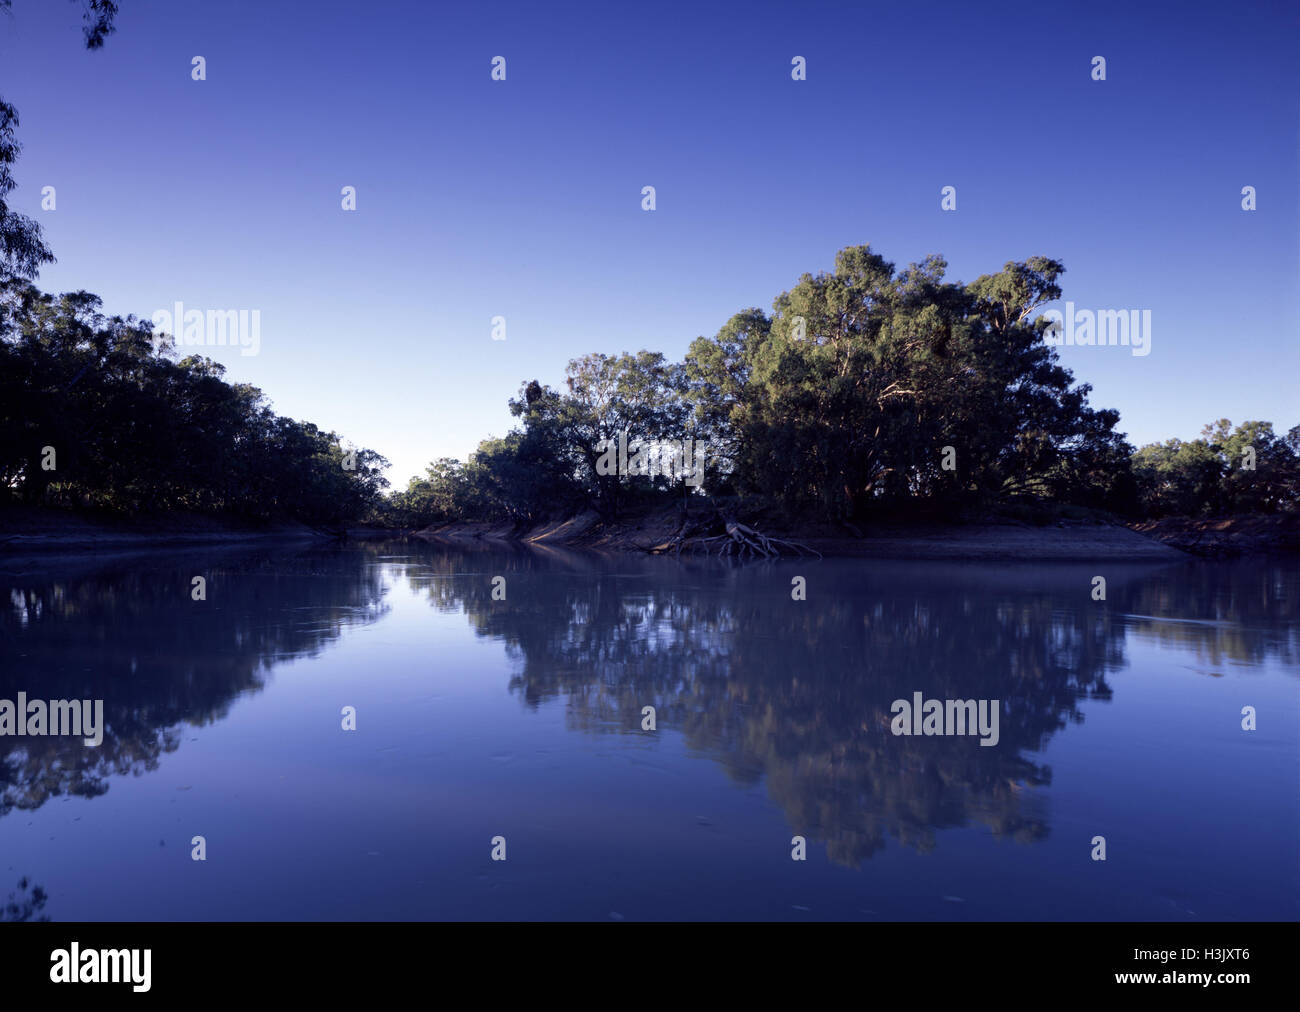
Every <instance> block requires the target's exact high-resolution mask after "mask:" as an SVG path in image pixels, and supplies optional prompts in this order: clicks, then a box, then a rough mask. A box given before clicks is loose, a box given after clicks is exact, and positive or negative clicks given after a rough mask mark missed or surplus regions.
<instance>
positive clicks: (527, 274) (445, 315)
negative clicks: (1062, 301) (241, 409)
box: [0, 0, 1300, 487]
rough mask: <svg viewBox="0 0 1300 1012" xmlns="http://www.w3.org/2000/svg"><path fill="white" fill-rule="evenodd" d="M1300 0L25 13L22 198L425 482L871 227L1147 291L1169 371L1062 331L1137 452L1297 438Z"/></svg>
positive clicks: (952, 267) (112, 295) (258, 376)
mask: <svg viewBox="0 0 1300 1012" xmlns="http://www.w3.org/2000/svg"><path fill="white" fill-rule="evenodd" d="M1066 8H1068V9H1066ZM1296 11H1297V5H1295V4H1293V3H1282V2H1278V3H1272V4H1263V3H1261V4H1256V3H1226V2H1224V3H1216V4H1207V3H1197V2H1191V3H1177V4H1135V3H1132V2H1125V3H1092V2H1089V3H1086V4H1085V3H1079V4H1068V5H1067V4H1056V3H1042V2H1039V3H979V4H973V3H960V4H956V3H954V4H946V3H924V4H916V5H904V4H886V3H872V4H815V3H805V2H802V0H800V2H791V3H783V4H763V3H745V4H736V3H733V4H712V3H702V2H692V3H689V4H650V5H629V4H611V3H600V4H595V3H592V4H582V5H577V4H538V3H536V2H530V3H518V4H513V3H512V4H486V3H472V4H449V3H429V2H414V0H405V2H400V0H387V2H385V0H370V2H367V3H364V4H359V3H355V2H350V0H349V2H342V0H340V2H316V3H310V4H308V3H305V2H304V3H292V4H290V3H280V2H271V0H233V2H232V0H222V2H216V0H122V13H121V15H120V18H119V22H118V26H119V27H118V32H117V34H115V35H113V36H111V37H110V38H109V40H108V42H107V44H106V46H105V48H104V49H103V50H101V51H99V52H87V51H86V50H85V49H84V47H83V45H82V41H81V34H80V7H79V5H77V4H74V3H69V2H65V0H15V3H14V10H13V13H12V15H11V16H5V15H0V95H3V96H4V98H5V99H7V100H8V101H10V102H11V103H13V104H14V105H15V106H17V108H18V111H19V115H20V118H21V126H20V129H19V140H20V141H21V143H22V145H23V153H22V155H21V157H20V159H19V161H18V163H17V165H16V166H15V176H16V178H17V181H18V184H19V188H18V190H17V191H15V193H14V194H13V195H12V197H11V204H12V206H13V207H14V208H15V209H16V210H19V211H22V212H24V213H27V214H29V215H32V216H33V217H35V218H36V219H37V220H38V221H39V222H40V223H41V224H42V225H43V227H44V228H45V230H46V235H47V239H48V241H49V242H50V244H51V246H52V247H53V249H54V252H55V254H56V255H57V256H58V258H59V262H58V263H57V264H55V265H52V266H50V267H47V268H46V269H45V270H44V271H43V272H42V274H41V277H40V279H39V283H40V284H41V285H42V287H44V288H46V289H49V290H55V291H66V290H73V289H80V288H84V289H88V290H90V291H93V292H95V293H97V294H99V295H100V296H102V297H103V299H104V303H105V309H106V311H108V312H112V313H121V314H126V313H135V314H137V315H139V316H143V317H146V318H148V317H151V316H152V314H153V313H154V312H155V311H156V310H158V309H162V308H170V306H171V305H172V303H173V302H175V301H176V300H181V301H183V302H184V303H185V304H186V306H187V307H189V308H202V309H214V308H216V309H226V308H235V309H259V310H260V311H261V315H262V334H261V352H260V354H259V355H257V356H253V357H245V356H241V355H240V354H239V353H238V351H237V350H236V349H228V348H212V349H207V353H208V354H211V356H212V357H213V358H215V359H217V360H219V361H221V362H222V363H223V364H225V365H226V366H227V367H228V369H229V372H228V374H227V378H228V379H231V380H232V381H246V382H251V383H254V384H256V385H258V386H260V387H261V388H262V389H263V390H264V391H265V392H266V393H267V395H268V396H269V397H270V398H271V400H272V401H273V403H274V405H275V408H276V410H277V411H279V412H281V413H284V414H289V415H293V416H295V417H298V418H305V419H309V420H311V421H314V422H316V423H318V424H320V425H322V426H323V427H326V428H330V429H334V430H336V431H338V432H339V433H340V434H342V435H344V436H346V437H347V438H349V439H351V440H352V441H354V442H355V443H357V444H359V445H363V446H368V447H371V448H373V449H376V450H378V451H380V452H381V453H383V454H384V455H386V456H387V457H389V459H390V460H391V461H392V462H393V465H394V466H393V468H392V469H391V470H390V472H389V478H390V480H391V481H393V483H394V485H395V486H398V487H404V486H405V484H406V481H407V479H408V478H409V477H410V476H411V475H412V474H415V473H417V472H420V471H422V470H423V467H424V465H425V464H426V463H427V462H428V461H429V460H431V459H433V458H436V457H440V456H457V457H464V456H465V455H466V454H467V453H469V452H470V451H472V450H473V448H474V446H475V445H476V444H477V442H478V440H479V439H480V438H482V437H484V436H486V435H488V434H493V435H503V434H504V433H505V432H506V431H507V430H508V429H509V427H510V424H511V422H512V419H511V418H510V415H509V412H508V410H507V408H506V400H507V398H508V397H510V396H512V395H513V394H515V393H516V391H517V390H518V388H519V385H520V383H521V381H524V380H527V379H531V378H534V377H536V378H538V379H540V380H542V381H543V382H546V383H551V384H553V385H559V384H560V382H561V381H562V377H563V371H564V366H565V363H566V362H567V361H568V360H569V359H570V358H573V357H575V356H578V355H581V354H585V353H587V352H592V351H602V352H607V353H616V352H619V351H623V350H636V349H639V348H643V347H644V348H650V349H654V350H658V351H663V352H665V353H666V354H667V355H669V356H670V357H672V358H680V356H681V355H682V354H683V353H684V352H685V350H686V348H687V346H688V345H689V343H690V341H691V340H692V339H693V338H695V337H696V336H698V335H700V334H713V333H715V332H716V331H717V330H718V328H719V327H720V326H721V325H722V324H723V323H724V322H725V321H726V320H727V319H728V317H730V316H731V315H732V314H733V313H735V312H737V311H738V310H741V309H744V308H746V307H748V306H759V307H762V308H764V309H770V308H771V303H772V300H773V298H774V297H775V296H776V295H777V294H778V293H780V292H781V291H783V290H786V289H788V288H790V287H791V286H792V285H793V284H794V283H795V282H796V281H797V280H798V278H799V276H800V275H801V274H803V273H805V272H813V273H815V272H817V271H821V270H828V269H830V268H831V266H832V265H833V262H834V258H835V253H836V251H837V250H839V249H841V248H842V247H845V246H849V245H855V244H860V243H870V244H871V245H872V246H873V248H875V249H876V251H877V252H879V253H881V254H882V255H883V256H885V257H886V258H887V259H889V260H892V261H894V262H895V263H897V264H898V265H899V266H900V267H903V266H905V265H906V264H908V263H910V262H913V261H918V260H920V259H921V258H922V257H924V256H926V255H927V254H930V253H940V254H942V255H943V256H945V257H946V259H947V260H948V263H949V277H950V278H952V279H955V280H962V281H970V280H973V279H974V278H975V277H977V276H978V275H980V274H983V273H988V272H993V271H996V270H998V269H1000V268H1001V267H1002V265H1003V264H1004V263H1005V262H1006V261H1008V260H1013V259H1015V260H1023V259H1024V258H1026V257H1028V256H1032V255H1035V254H1044V255H1048V256H1053V257H1056V258H1058V259H1060V260H1062V261H1063V262H1064V263H1065V265H1066V270H1067V273H1066V274H1065V276H1064V278H1063V284H1064V288H1065V298H1066V299H1069V300H1071V301H1073V302H1074V303H1075V304H1076V306H1078V307H1080V308H1090V309H1150V310H1151V311H1152V322H1153V340H1152V352H1151V354H1150V355H1149V356H1148V357H1145V358H1143V357H1134V356H1133V355H1132V354H1131V353H1130V351H1129V349H1126V348H1116V347H1112V348H1063V349H1061V357H1062V360H1063V362H1064V363H1065V364H1066V365H1067V366H1069V367H1070V368H1071V369H1073V370H1074V373H1075V375H1076V378H1077V379H1078V380H1080V381H1083V382H1088V383H1091V384H1092V385H1093V387H1094V392H1093V395H1092V402H1093V404H1094V405H1096V406H1105V407H1115V408H1118V409H1119V410H1120V412H1121V414H1122V422H1121V428H1122V429H1123V430H1124V431H1126V432H1128V433H1129V436H1130V439H1132V440H1133V441H1134V442H1135V443H1137V444H1141V443H1146V442H1150V441H1154V440H1157V439H1165V438H1168V437H1171V436H1179V437H1182V438H1192V437H1194V436H1196V435H1197V434H1198V433H1199V431H1200V428H1201V426H1202V425H1203V424H1204V423H1206V422H1208V421H1211V420H1213V419H1217V418H1220V417H1227V418H1230V419H1232V420H1233V421H1234V422H1240V421H1244V420H1246V419H1247V418H1262V419H1266V420H1269V421H1272V422H1273V423H1274V425H1275V427H1276V428H1277V429H1278V430H1279V431H1285V430H1286V429H1287V428H1289V427H1290V426H1292V425H1295V424H1297V423H1300V397H1297V394H1296V390H1297V388H1298V387H1300V382H1298V380H1297V377H1300V351H1298V350H1297V338H1298V337H1300V327H1297V322H1296V321H1297V319H1298V316H1297V314H1298V313H1300V295H1298V294H1297V292H1298V288H1300V286H1298V285H1297V281H1298V280H1300V202H1298V200H1297V186H1298V185H1300V156H1298V152H1300V143H1298V137H1300V61H1297V59H1296V53H1297V51H1298V43H1300V15H1297V13H1296ZM196 55H201V56H203V57H205V59H206V60H207V80H206V81H201V82H196V81H193V80H191V78H190V70H191V62H190V61H191V59H192V57H194V56H196ZM497 55H501V56H504V57H506V60H507V79H506V81H504V82H494V81H492V80H491V79H490V70H491V67H490V61H491V59H492V57H494V56H497ZM796 55H799V56H804V57H805V58H806V59H807V67H808V71H807V80H806V81H802V82H795V81H792V80H791V77H790V69H791V65H790V61H791V58H792V57H793V56H796ZM1096 55H1101V56H1104V57H1106V60H1107V80H1106V81H1104V82H1097V81H1093V80H1092V79H1091V76H1090V72H1091V60H1092V57H1094V56H1096ZM47 185H52V186H55V187H56V188H57V195H58V207H57V210H55V211H53V212H46V211H42V210H41V209H40V201H41V188H42V187H43V186H47ZM347 185H351V186H355V187H356V188H357V191H358V197H357V205H358V206H357V210H356V211H355V212H345V211H343V210H342V209H341V208H340V199H341V197H340V190H341V188H342V187H344V186H347ZM646 185H653V186H654V187H656V190H657V204H658V206H657V210H655V211H654V212H645V211H642V210H641V188H642V187H643V186H646ZM1246 185H1250V186H1254V187H1256V190H1257V193H1258V198H1257V199H1258V210H1256V211H1254V212H1246V211H1243V210H1242V209H1241V188H1242V187H1243V186H1246ZM944 186H955V187H956V189H957V201H958V207H957V211H956V212H944V211H942V210H941V209H940V189H941V188H942V187H944ZM497 315H501V316H504V317H506V320H507V339H506V340H505V341H503V342H500V341H493V340H492V339H491V324H490V321H491V318H492V317H493V316H497Z"/></svg>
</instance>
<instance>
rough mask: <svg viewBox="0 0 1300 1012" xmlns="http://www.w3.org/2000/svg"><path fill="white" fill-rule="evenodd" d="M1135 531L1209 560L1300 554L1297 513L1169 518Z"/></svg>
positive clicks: (1137, 526) (1139, 527) (1141, 524)
mask: <svg viewBox="0 0 1300 1012" xmlns="http://www.w3.org/2000/svg"><path fill="white" fill-rule="evenodd" d="M1133 529H1134V530H1135V531H1137V532H1138V533H1140V534H1144V535H1146V536H1147V537H1150V538H1155V539H1156V540H1158V541H1160V542H1162V543H1163V544H1166V545H1171V546H1173V547H1174V548H1178V549H1181V550H1182V551H1184V552H1189V553H1191V554H1193V555H1202V556H1206V557H1209V558H1233V557H1236V556H1239V555H1258V554H1272V553H1291V552H1300V514H1295V513H1291V514H1278V515H1272V516H1265V515H1259V514H1250V515H1245V516H1225V517H1201V518H1196V517H1167V518H1165V519H1164V520H1148V521H1145V522H1144V523H1140V524H1134V525H1133Z"/></svg>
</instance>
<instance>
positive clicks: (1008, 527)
mask: <svg viewBox="0 0 1300 1012" xmlns="http://www.w3.org/2000/svg"><path fill="white" fill-rule="evenodd" d="M678 527H679V520H678V517H677V515H676V514H675V513H671V514H663V513H660V514H652V515H650V516H647V517H642V518H639V519H629V520H626V521H620V522H615V523H604V522H602V521H600V520H599V518H597V517H596V516H595V515H594V514H591V513H587V514H583V515H581V516H578V517H573V518H570V519H568V520H564V521H557V522H551V523H543V524H538V525H534V526H531V527H522V526H520V525H511V524H490V523H471V522H467V521H454V522H451V523H446V524H437V525H433V526H430V527H427V528H425V529H423V530H420V531H416V532H415V536H416V537H419V538H422V539H424V540H427V541H433V542H440V543H444V544H452V545H456V544H459V545H464V546H469V545H471V544H476V545H481V546H482V545H490V544H493V543H496V544H501V545H512V544H513V545H533V546H536V547H547V546H563V547H566V548H586V549H595V550H603V551H620V552H637V553H642V554H648V555H655V554H658V555H673V554H674V551H673V548H672V546H671V542H672V538H673V535H674V534H675V532H676V531H677V529H678ZM763 533H764V534H767V535H769V536H772V537H777V538H783V539H787V540H793V541H797V542H799V543H800V544H801V545H804V546H806V547H807V548H809V549H812V550H813V551H815V552H817V553H819V554H820V555H822V556H823V557H824V558H860V559H947V560H971V561H991V562H992V561H1000V562H1005V561H1027V562H1084V561H1091V560H1102V561H1139V562H1177V561H1180V560H1186V559H1188V558H1191V557H1192V556H1191V555H1190V554H1189V553H1188V552H1185V551H1183V550H1181V549H1180V548H1177V547H1173V546H1170V545H1168V544H1166V543H1164V542H1163V541H1161V540H1157V539H1156V538H1153V537H1150V536H1147V535H1146V534H1142V533H1139V532H1137V531H1134V530H1131V529H1129V528H1128V527H1125V526H1122V525H1119V524H1103V523H1078V522H1075V523H1068V522H1061V523H1058V524H1053V525H1051V526H1043V527H1036V526H1030V525H1025V524H1016V523H978V524H961V525H958V524H951V525H931V526H925V525H919V524H918V525H900V524H891V525H887V526H880V527H877V528H875V529H872V530H870V531H869V532H866V533H865V534H864V536H863V537H860V538H859V537H849V536H846V535H838V534H834V533H832V532H828V531H826V530H819V529H816V528H810V529H809V530H807V531H798V530H795V531H787V530H780V529H777V530H769V529H767V528H763ZM703 554H704V553H702V552H691V551H683V552H682V553H681V555H682V556H683V557H696V558H698V557H703ZM782 557H784V558H795V557H800V556H799V555H797V554H795V553H790V554H786V553H783V554H782ZM802 557H803V558H808V557H809V556H808V555H807V554H806V553H802Z"/></svg>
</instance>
